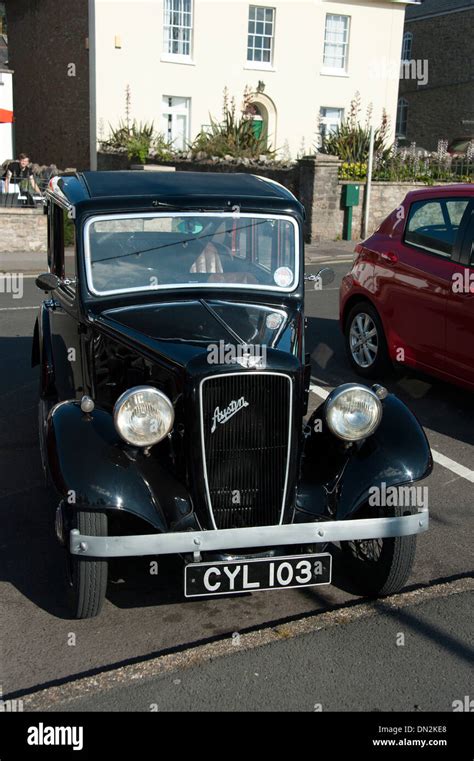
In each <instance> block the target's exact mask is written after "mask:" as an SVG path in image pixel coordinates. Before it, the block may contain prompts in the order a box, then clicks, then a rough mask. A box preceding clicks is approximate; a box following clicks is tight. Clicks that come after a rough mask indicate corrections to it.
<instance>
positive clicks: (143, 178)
mask: <svg viewBox="0 0 474 761" xmlns="http://www.w3.org/2000/svg"><path fill="white" fill-rule="evenodd" d="M58 185H59V188H60V189H61V191H62V193H63V194H64V195H65V196H66V198H67V199H68V201H69V202H70V203H71V204H73V205H76V204H82V203H83V204H85V205H87V206H88V207H90V206H93V205H94V204H97V205H98V206H103V205H104V203H106V204H107V205H108V206H112V207H120V208H126V207H127V205H129V204H130V205H133V206H136V204H137V202H139V201H140V200H143V201H144V202H148V203H149V202H150V200H156V201H158V203H159V205H162V204H163V205H166V203H167V202H169V203H170V204H172V205H176V204H181V203H182V205H183V206H190V205H191V204H192V205H193V206H196V205H199V204H201V203H202V204H203V205H205V204H208V205H210V206H219V207H221V208H222V206H223V205H229V206H230V205H232V203H239V202H241V201H242V202H243V204H244V205H245V204H246V202H248V205H250V206H252V207H255V206H258V205H259V204H261V205H262V207H271V206H273V205H274V206H275V207H277V208H283V207H287V208H290V209H294V210H295V211H297V212H299V213H302V206H301V204H300V202H299V201H298V200H297V199H296V198H295V196H294V195H293V193H291V192H290V191H289V190H288V189H287V188H285V187H284V186H283V185H280V184H279V183H278V182H275V181H273V180H270V179H268V178H266V177H258V176H257V175H253V174H245V173H238V172H149V171H119V172H115V171H111V172H80V173H77V174H75V175H63V176H62V177H61V178H60V179H59V182H58ZM147 205H148V204H147Z"/></svg>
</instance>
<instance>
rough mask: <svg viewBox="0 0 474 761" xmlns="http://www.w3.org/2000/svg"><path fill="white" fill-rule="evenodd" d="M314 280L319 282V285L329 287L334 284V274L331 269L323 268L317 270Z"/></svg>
mask: <svg viewBox="0 0 474 761" xmlns="http://www.w3.org/2000/svg"><path fill="white" fill-rule="evenodd" d="M316 278H317V279H318V280H319V281H320V282H321V285H331V283H333V282H334V278H335V274H334V270H333V269H331V267H323V269H322V270H319V272H318V274H317V275H316Z"/></svg>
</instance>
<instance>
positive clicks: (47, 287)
mask: <svg viewBox="0 0 474 761" xmlns="http://www.w3.org/2000/svg"><path fill="white" fill-rule="evenodd" d="M35 283H36V286H37V288H39V289H40V290H41V291H54V290H56V288H59V286H60V285H61V280H60V278H59V277H58V276H57V275H53V273H52V272H44V273H43V274H42V275H38V277H37V278H36V280H35Z"/></svg>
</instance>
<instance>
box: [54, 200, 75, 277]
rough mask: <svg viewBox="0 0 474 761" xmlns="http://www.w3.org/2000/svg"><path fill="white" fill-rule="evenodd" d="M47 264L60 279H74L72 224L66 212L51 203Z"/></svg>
mask: <svg viewBox="0 0 474 761" xmlns="http://www.w3.org/2000/svg"><path fill="white" fill-rule="evenodd" d="M48 221H49V225H48V262H49V265H50V269H51V272H54V274H55V275H57V276H58V277H60V278H68V279H69V280H73V279H74V278H75V277H76V257H75V251H76V250H75V236H74V222H73V221H72V219H69V217H68V215H67V211H66V210H65V209H62V208H61V207H60V206H58V205H57V204H56V203H54V202H51V204H50V207H49V211H48Z"/></svg>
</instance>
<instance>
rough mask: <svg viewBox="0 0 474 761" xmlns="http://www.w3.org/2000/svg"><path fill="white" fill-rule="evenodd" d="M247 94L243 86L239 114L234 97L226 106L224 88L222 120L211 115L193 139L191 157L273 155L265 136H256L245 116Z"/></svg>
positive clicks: (247, 113)
mask: <svg viewBox="0 0 474 761" xmlns="http://www.w3.org/2000/svg"><path fill="white" fill-rule="evenodd" d="M250 104H251V101H250V93H249V90H248V89H247V88H246V90H245V92H244V103H243V107H242V109H241V114H240V117H238V116H237V108H236V104H235V100H234V98H232V100H231V102H230V105H229V100H228V94H227V89H225V90H224V104H223V114H222V121H220V122H218V121H217V120H215V119H214V118H213V117H212V116H211V115H209V119H210V127H209V129H208V130H207V131H204V130H202V131H201V132H200V133H199V134H198V135H197V137H196V138H195V140H194V141H193V143H192V145H191V147H190V150H191V153H192V156H193V157H195V156H196V155H197V154H199V153H203V154H205V155H206V156H208V157H209V158H211V157H212V156H217V157H219V158H224V156H232V157H233V158H248V159H252V158H253V159H256V158H258V157H259V156H261V155H266V156H273V155H274V154H275V151H271V150H269V149H268V148H267V145H266V138H265V136H262V135H261V136H260V137H257V136H256V134H255V132H254V125H253V123H252V119H251V118H249V106H250Z"/></svg>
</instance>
